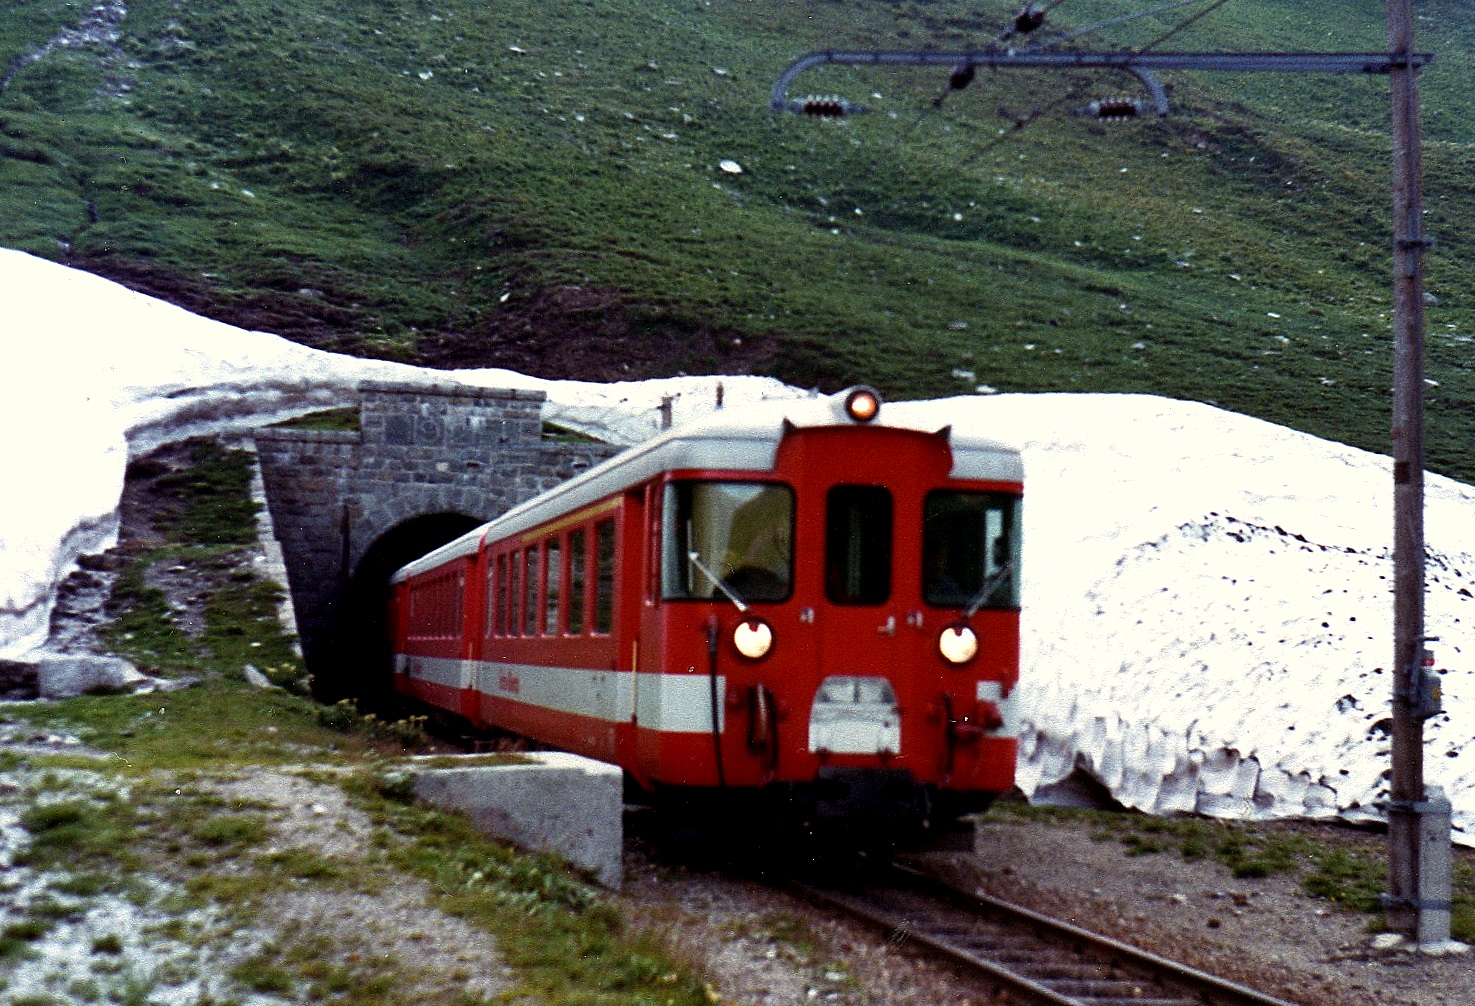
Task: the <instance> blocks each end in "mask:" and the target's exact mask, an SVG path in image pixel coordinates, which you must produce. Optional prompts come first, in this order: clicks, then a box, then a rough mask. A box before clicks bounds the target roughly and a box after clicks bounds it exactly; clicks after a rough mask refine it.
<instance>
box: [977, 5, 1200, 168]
mask: <svg viewBox="0 0 1475 1006" xmlns="http://www.w3.org/2000/svg"><path fill="white" fill-rule="evenodd" d="M1060 2H1063V0H1057V3H1056V4H1055V6H1058V5H1059V3H1060ZM1203 2H1204V0H1176V2H1174V3H1170V4H1166V5H1164V6H1162V7H1159V8H1155V9H1154V10H1152V11H1143V12H1142V13H1141V15H1140V16H1142V17H1146V16H1149V15H1151V14H1155V13H1166V12H1167V11H1170V10H1176V9H1177V8H1179V7H1188V6H1192V5H1193V4H1195V3H1203ZM1228 2H1229V0H1209V3H1208V6H1206V7H1205V8H1204V9H1203V10H1200V11H1196V12H1194V14H1193V15H1192V16H1191V17H1188V18H1186V19H1185V20H1183V21H1180V22H1179V23H1178V24H1176V25H1174V26H1173V27H1172V28H1170V29H1169V30H1168V31H1166V32H1164V33H1163V34H1162V35H1159V36H1158V37H1157V38H1155V39H1153V40H1152V41H1151V42H1148V43H1147V44H1145V45H1143V46H1141V47H1139V48H1137V49H1135V50H1132V55H1134V56H1141V55H1143V54H1144V53H1147V52H1150V51H1152V50H1153V49H1156V48H1157V47H1158V46H1160V45H1162V44H1163V43H1164V42H1166V41H1167V40H1168V39H1170V38H1172V37H1173V36H1175V35H1177V34H1179V33H1180V32H1182V31H1183V30H1184V29H1186V28H1188V27H1189V26H1190V25H1192V24H1194V23H1195V22H1197V21H1200V20H1202V19H1203V18H1204V17H1206V16H1207V15H1209V14H1211V13H1213V12H1214V11H1216V10H1218V9H1219V8H1220V7H1222V6H1224V4H1226V3H1228ZM1136 19H1138V17H1137V16H1136V15H1131V16H1127V17H1126V18H1118V19H1114V21H1113V23H1123V22H1124V20H1136ZM1105 24H1106V23H1105V22H1101V23H1098V24H1097V25H1088V26H1087V27H1089V28H1092V29H1093V30H1100V29H1101V27H1104V26H1105ZM1084 33H1085V30H1084V29H1082V30H1081V31H1079V32H1077V33H1076V35H1075V36H1073V37H1079V36H1080V35H1081V34H1084ZM1084 86H1085V85H1084V84H1076V85H1073V86H1072V87H1070V88H1069V89H1067V90H1066V91H1065V92H1064V93H1063V94H1061V95H1060V96H1059V97H1058V98H1056V99H1055V100H1053V101H1051V102H1049V103H1048V104H1047V105H1044V106H1040V107H1036V108H1034V109H1032V110H1031V111H1030V113H1029V114H1028V115H1026V116H1024V117H1023V118H1018V119H1016V120H1015V121H1014V128H1013V129H1012V130H1000V131H999V133H998V134H997V135H996V136H994V137H993V139H991V140H989V141H988V142H987V143H985V144H983V145H982V146H981V147H979V148H978V149H977V150H974V151H973V152H972V153H971V154H969V155H968V156H967V157H966V158H964V159H963V160H962V161H960V162H959V163H958V166H959V167H965V166H967V165H969V164H972V163H974V162H975V161H977V160H978V159H979V158H981V157H982V156H983V155H985V154H987V153H988V152H989V151H991V150H993V149H994V148H995V147H997V146H999V145H1000V144H1002V143H1003V142H1005V141H1006V140H1010V139H1013V137H1014V136H1015V135H1017V134H1018V132H1019V131H1020V130H1021V129H1023V128H1025V127H1026V126H1028V125H1030V124H1032V123H1034V122H1036V121H1037V120H1039V119H1040V118H1043V117H1044V115H1045V114H1046V113H1047V112H1051V111H1054V110H1055V109H1057V108H1059V107H1060V106H1061V105H1063V104H1065V103H1066V102H1068V101H1072V100H1074V99H1075V97H1076V96H1077V95H1078V94H1080V92H1081V90H1082V89H1083V87H1084Z"/></svg>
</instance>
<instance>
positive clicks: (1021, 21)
mask: <svg viewBox="0 0 1475 1006" xmlns="http://www.w3.org/2000/svg"><path fill="white" fill-rule="evenodd" d="M1044 23H1045V12H1044V11H1043V10H1041V9H1040V8H1039V7H1036V6H1034V5H1033V4H1031V5H1030V6H1028V7H1026V8H1024V9H1023V10H1021V11H1020V12H1019V13H1018V14H1015V15H1014V30H1015V31H1017V32H1018V33H1019V34H1021V35H1028V34H1029V33H1030V32H1032V31H1034V30H1035V29H1037V28H1039V27H1040V25H1042V24H1044Z"/></svg>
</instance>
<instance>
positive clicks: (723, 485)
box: [661, 481, 794, 603]
mask: <svg viewBox="0 0 1475 1006" xmlns="http://www.w3.org/2000/svg"><path fill="white" fill-rule="evenodd" d="M661 525H662V529H663V530H662V543H661V596H662V597H663V598H665V599H666V600H681V599H690V598H701V599H703V600H706V599H710V598H714V597H715V598H722V597H724V596H728V595H730V596H733V597H736V598H738V599H740V600H742V601H743V602H745V603H746V602H749V601H782V600H785V599H786V598H788V596H789V587H790V584H792V583H793V582H794V547H793V542H794V491H793V490H792V489H790V488H789V487H788V486H785V485H775V484H774V483H771V482H709V481H702V482H698V481H684V482H672V483H670V484H668V485H667V486H666V491H665V498H664V501H663V504H662V520H661ZM718 581H720V585H719V582H718ZM723 588H726V589H725V590H724V589H723Z"/></svg>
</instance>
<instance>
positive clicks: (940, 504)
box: [922, 491, 1020, 608]
mask: <svg viewBox="0 0 1475 1006" xmlns="http://www.w3.org/2000/svg"><path fill="white" fill-rule="evenodd" d="M1019 531H1020V526H1019V498H1018V497H1017V496H1010V495H1007V494H1005V493H977V492H952V491H935V492H932V493H929V494H928V496H927V502H926V504H925V508H924V510H923V517H922V596H923V599H925V600H926V601H927V603H928V604H936V605H939V606H943V607H950V608H967V607H978V608H1017V607H1019V547H1020V533H1019Z"/></svg>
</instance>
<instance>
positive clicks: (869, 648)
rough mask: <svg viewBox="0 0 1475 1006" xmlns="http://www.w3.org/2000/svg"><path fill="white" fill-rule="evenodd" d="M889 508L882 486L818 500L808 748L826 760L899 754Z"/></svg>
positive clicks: (898, 617) (900, 612)
mask: <svg viewBox="0 0 1475 1006" xmlns="http://www.w3.org/2000/svg"><path fill="white" fill-rule="evenodd" d="M895 520H896V503H895V500H894V498H893V496H892V492H891V490H890V489H888V488H887V487H885V486H882V485H866V484H858V483H845V482H841V483H838V484H834V485H832V486H830V487H829V489H828V490H827V491H826V493H825V498H824V543H823V548H824V552H823V570H824V588H823V589H824V604H823V605H822V606H821V608H820V611H819V613H818V615H817V616H816V623H817V624H816V626H815V628H816V630H817V632H816V634H817V638H818V642H819V647H818V649H819V652H818V659H819V667H818V671H819V674H818V681H817V684H816V688H815V692H814V700H813V706H812V707H811V711H810V716H809V731H808V734H809V736H808V748H809V751H810V753H811V754H816V755H818V756H819V757H820V758H821V759H822V760H827V759H828V758H829V757H830V756H869V757H872V758H873V757H875V756H878V755H879V756H880V757H881V758H882V760H883V761H884V760H887V759H889V758H890V756H892V755H895V754H898V753H900V752H901V750H902V748H901V740H902V738H901V719H900V712H899V709H898V700H897V694H896V688H895V684H894V682H893V680H892V678H893V675H892V668H893V667H894V666H895V664H896V649H897V634H898V632H900V631H901V626H900V622H901V621H902V619H903V618H904V617H905V615H904V607H903V605H902V604H900V603H899V598H898V597H897V594H896V590H895V584H894V580H895V575H894V566H895V558H896V557H895V555H894V554H893V553H894V544H893V542H894V525H895Z"/></svg>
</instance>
